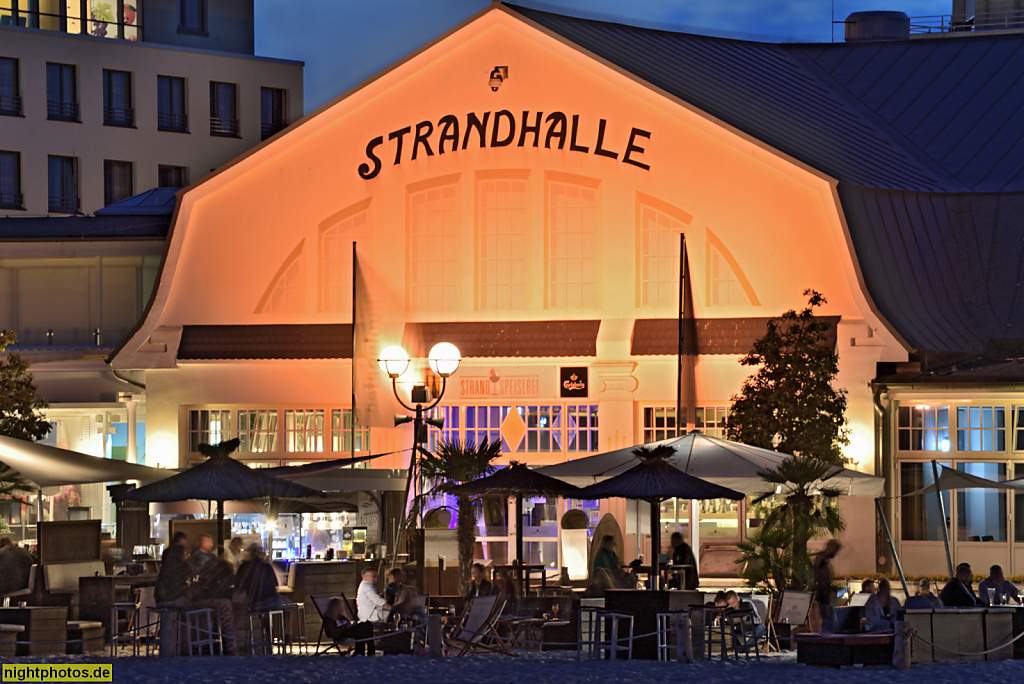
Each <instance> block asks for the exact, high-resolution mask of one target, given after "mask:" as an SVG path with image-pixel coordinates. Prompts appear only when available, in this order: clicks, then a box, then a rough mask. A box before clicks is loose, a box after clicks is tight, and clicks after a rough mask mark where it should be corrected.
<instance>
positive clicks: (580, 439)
mask: <svg viewBox="0 0 1024 684" xmlns="http://www.w3.org/2000/svg"><path fill="white" fill-rule="evenodd" d="M562 416H564V418H565V420H564V422H565V451H566V452H572V453H581V452H586V451H597V448H598V443H597V405H596V404H588V405H583V406H566V407H565V411H563V413H562Z"/></svg>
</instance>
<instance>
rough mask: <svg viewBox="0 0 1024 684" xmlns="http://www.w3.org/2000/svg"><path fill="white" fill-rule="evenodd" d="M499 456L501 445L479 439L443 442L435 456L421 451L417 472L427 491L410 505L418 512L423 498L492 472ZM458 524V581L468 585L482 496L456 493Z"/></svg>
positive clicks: (441, 492)
mask: <svg viewBox="0 0 1024 684" xmlns="http://www.w3.org/2000/svg"><path fill="white" fill-rule="evenodd" d="M499 456H501V442H500V441H497V440H496V441H494V442H488V441H487V440H486V439H483V440H481V441H480V442H479V443H478V444H471V443H469V442H462V441H460V440H458V439H443V440H441V443H440V444H438V446H437V453H436V454H431V453H429V452H424V454H423V458H422V460H421V461H420V472H421V473H422V475H423V479H425V480H426V481H427V482H428V483H429V484H430V489H429V490H428V491H427V492H426V493H424V494H423V495H421V499H424V500H421V501H419V502H417V504H415V505H414V507H413V510H414V512H415V511H418V510H419V509H420V508H422V505H423V504H424V503H425V498H426V497H433V496H437V495H439V494H448V493H449V492H450V491H451V489H452V488H453V487H454V486H455V485H458V484H462V483H464V482H469V481H470V480H475V479H477V478H479V477H483V476H485V475H490V474H491V473H492V472H494V465H493V462H494V460H495V459H497V458H498V457H499ZM456 501H457V502H458V516H459V517H458V522H457V523H456V528H455V529H456V533H455V535H456V539H457V540H458V543H459V580H460V581H461V582H462V584H466V583H468V582H469V569H470V566H472V565H473V550H474V548H475V546H476V514H477V511H479V510H480V509H481V508H482V501H483V500H482V497H481V496H479V495H472V494H458V495H457V498H456Z"/></svg>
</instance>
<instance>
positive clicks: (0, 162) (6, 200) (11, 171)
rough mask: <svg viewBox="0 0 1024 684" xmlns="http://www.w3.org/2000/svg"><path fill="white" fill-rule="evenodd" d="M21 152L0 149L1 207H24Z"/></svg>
mask: <svg viewBox="0 0 1024 684" xmlns="http://www.w3.org/2000/svg"><path fill="white" fill-rule="evenodd" d="M24 208H25V204H24V198H23V197H22V196H21V153H19V152H5V151H2V150H0V209H24Z"/></svg>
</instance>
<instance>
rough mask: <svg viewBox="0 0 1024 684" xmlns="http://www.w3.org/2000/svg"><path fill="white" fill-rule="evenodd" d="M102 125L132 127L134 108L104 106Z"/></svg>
mask: <svg viewBox="0 0 1024 684" xmlns="http://www.w3.org/2000/svg"><path fill="white" fill-rule="evenodd" d="M103 125H104V126H120V127H121V128H134V127H135V110H134V109H123V108H121V107H104V108H103Z"/></svg>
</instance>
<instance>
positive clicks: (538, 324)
mask: <svg viewBox="0 0 1024 684" xmlns="http://www.w3.org/2000/svg"><path fill="white" fill-rule="evenodd" d="M600 327H601V321H484V322H458V323H455V322H453V323H406V324H405V334H404V335H403V345H404V346H405V348H406V350H407V351H408V352H409V354H410V355H412V356H426V355H427V353H428V352H429V351H430V348H431V347H432V346H434V345H435V344H437V343H438V342H451V343H452V344H454V345H455V346H456V347H458V348H459V351H460V352H461V353H462V356H464V357H478V358H479V357H499V358H517V357H538V356H597V331H598V329H599V328H600Z"/></svg>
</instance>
